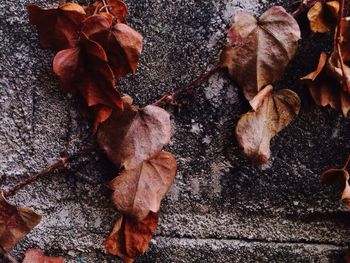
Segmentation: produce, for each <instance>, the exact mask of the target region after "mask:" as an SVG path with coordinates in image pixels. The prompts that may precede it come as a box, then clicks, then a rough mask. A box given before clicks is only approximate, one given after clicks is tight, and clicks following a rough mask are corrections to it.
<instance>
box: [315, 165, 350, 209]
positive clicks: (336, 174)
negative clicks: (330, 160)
mask: <svg viewBox="0 0 350 263" xmlns="http://www.w3.org/2000/svg"><path fill="white" fill-rule="evenodd" d="M321 182H322V183H323V184H337V185H339V186H341V194H340V200H342V201H345V202H346V203H347V204H348V205H350V185H349V173H348V172H347V171H346V170H345V169H329V170H327V171H326V172H324V173H323V174H322V175H321Z"/></svg>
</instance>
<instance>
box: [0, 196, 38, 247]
mask: <svg viewBox="0 0 350 263" xmlns="http://www.w3.org/2000/svg"><path fill="white" fill-rule="evenodd" d="M41 218H42V215H40V214H37V213H35V212H34V210H33V209H29V208H18V207H16V206H15V205H12V204H10V203H8V202H7V201H6V199H5V197H4V194H3V193H2V192H0V246H1V247H2V248H3V250H4V251H5V252H9V251H11V250H12V248H13V247H14V246H15V245H16V244H17V243H18V242H19V241H21V240H22V239H23V238H24V237H25V236H26V235H27V234H28V233H29V232H30V231H31V230H32V229H33V228H34V227H35V226H36V225H37V224H39V222H40V221H41Z"/></svg>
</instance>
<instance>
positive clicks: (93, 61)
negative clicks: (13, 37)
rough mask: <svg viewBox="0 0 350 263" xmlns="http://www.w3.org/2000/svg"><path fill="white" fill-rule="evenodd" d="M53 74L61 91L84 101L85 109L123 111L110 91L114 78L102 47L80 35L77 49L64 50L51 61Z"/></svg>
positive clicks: (118, 98) (119, 100) (113, 89)
mask: <svg viewBox="0 0 350 263" xmlns="http://www.w3.org/2000/svg"><path fill="white" fill-rule="evenodd" d="M53 71H54V73H55V74H56V75H57V76H58V77H59V78H60V82H61V85H62V87H63V89H64V90H65V91H66V92H68V93H71V94H73V95H76V94H77V93H78V94H80V95H81V96H82V97H84V98H85V100H86V102H87V104H88V106H95V105H98V104H100V105H104V106H108V107H110V108H123V103H122V100H121V96H120V93H119V92H118V91H117V90H116V89H115V88H114V84H115V77H114V75H113V72H112V70H111V68H110V67H109V65H108V63H107V56H106V53H105V52H104V50H103V48H102V47H101V46H100V45H99V44H98V43H96V42H94V41H92V40H90V39H88V38H87V37H86V36H85V35H84V34H82V35H81V42H80V45H79V46H78V47H75V48H69V49H64V50H62V51H60V52H58V53H57V55H56V56H55V58H54V61H53Z"/></svg>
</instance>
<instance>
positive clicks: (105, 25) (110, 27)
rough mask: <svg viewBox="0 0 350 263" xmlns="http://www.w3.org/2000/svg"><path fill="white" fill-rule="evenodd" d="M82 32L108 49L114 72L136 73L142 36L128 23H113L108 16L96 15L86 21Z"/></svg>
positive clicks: (117, 74) (122, 74)
mask: <svg viewBox="0 0 350 263" xmlns="http://www.w3.org/2000/svg"><path fill="white" fill-rule="evenodd" d="M82 32H83V33H84V34H86V35H87V36H88V37H89V38H90V39H92V40H94V41H96V42H97V43H99V44H100V45H101V46H102V47H103V48H104V50H105V51H106V54H107V57H108V62H109V65H110V66H111V68H112V70H113V72H114V74H115V75H116V76H119V77H124V76H125V75H127V74H128V73H135V71H136V68H137V64H138V61H139V58H140V55H141V51H142V39H143V38H142V36H141V35H140V34H139V33H138V32H136V31H135V30H134V29H132V28H131V27H129V26H128V25H126V24H122V23H117V24H113V23H112V20H111V19H109V18H108V17H104V16H100V15H95V16H92V17H89V18H88V19H86V20H85V21H84V26H83V28H82Z"/></svg>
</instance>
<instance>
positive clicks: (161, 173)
mask: <svg viewBox="0 0 350 263" xmlns="http://www.w3.org/2000/svg"><path fill="white" fill-rule="evenodd" d="M175 174H176V160H175V158H174V156H173V155H172V154H171V153H168V152H164V151H162V152H160V153H159V154H158V155H156V156H155V157H153V158H152V159H150V160H147V161H144V162H142V163H141V164H140V165H139V166H138V167H136V168H135V169H132V170H124V171H123V172H122V173H121V174H120V175H119V176H117V177H116V178H115V179H114V180H113V181H111V182H110V184H109V186H110V188H111V189H113V190H114V193H113V196H112V199H113V203H114V204H115V205H116V207H117V209H118V211H120V212H121V213H123V214H127V215H129V216H132V217H134V218H135V219H137V220H139V221H141V220H143V219H144V218H145V217H147V215H148V214H149V213H150V212H154V213H157V212H158V210H159V207H160V202H161V200H162V199H163V197H164V196H165V194H166V193H167V192H168V190H169V188H170V187H171V185H172V184H173V181H174V178H175Z"/></svg>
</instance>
